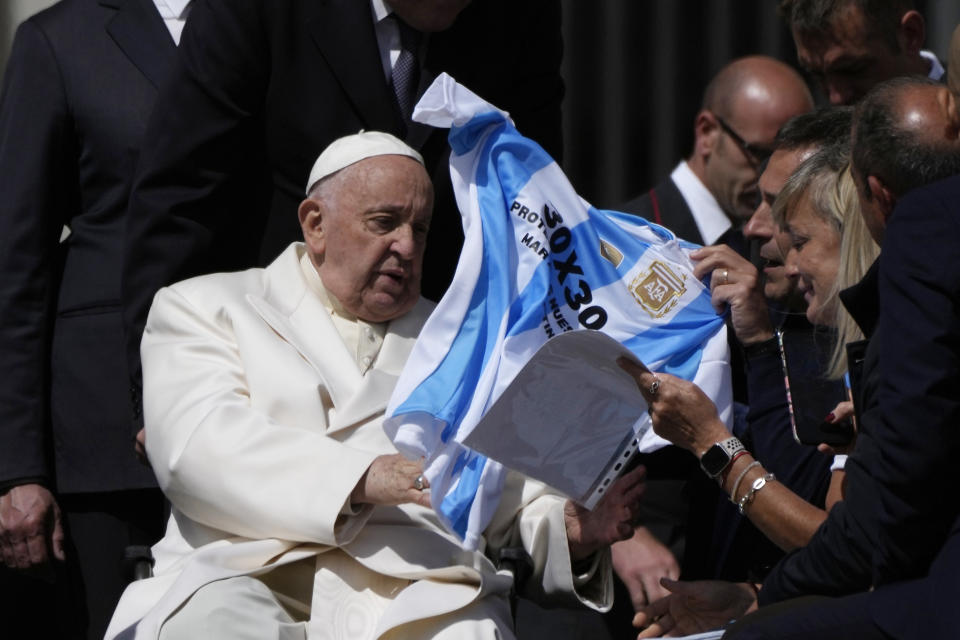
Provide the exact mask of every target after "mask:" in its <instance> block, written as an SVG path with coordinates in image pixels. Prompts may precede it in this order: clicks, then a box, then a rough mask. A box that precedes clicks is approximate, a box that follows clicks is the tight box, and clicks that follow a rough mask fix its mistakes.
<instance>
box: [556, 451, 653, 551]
mask: <svg viewBox="0 0 960 640" xmlns="http://www.w3.org/2000/svg"><path fill="white" fill-rule="evenodd" d="M646 474H647V471H646V469H645V468H644V467H637V468H636V469H634V470H633V471H630V472H629V473H625V474H623V475H622V476H620V478H618V479H617V481H616V482H614V483H613V484H611V485H610V488H609V489H608V490H607V493H606V494H605V495H604V496H603V497H602V498H600V501H599V502H597V504H596V505H595V506H594V507H593V510H592V511H591V510H588V509H585V508H584V507H581V506H580V505H578V504H577V503H575V502H573V501H572V500H567V503H566V505H564V509H563V517H564V524H565V525H566V529H567V542H568V543H569V545H570V558H571V560H574V561H577V560H582V559H584V558H586V557H587V556H589V555H590V554H592V553H593V552H595V551H597V550H599V549H601V548H603V547H607V546H609V545H611V544H613V543H614V542H617V541H619V540H625V539H627V538H629V537H630V536H631V535H632V534H633V521H634V519H635V518H636V516H637V511H638V510H639V509H640V498H641V497H642V496H643V489H644V478H645V477H646Z"/></svg>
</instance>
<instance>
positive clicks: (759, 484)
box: [737, 473, 777, 515]
mask: <svg viewBox="0 0 960 640" xmlns="http://www.w3.org/2000/svg"><path fill="white" fill-rule="evenodd" d="M776 479H777V478H776V477H775V476H774V475H773V474H772V473H768V474H767V475H765V476H763V477H762V478H757V479H756V480H754V481H753V484H752V485H750V491H747V492H746V493H745V494H743V497H742V498H740V501H739V502H737V509H739V511H740V515H743V510H744V509H745V508H746V506H747V505H748V504H749V503H750V502H752V501H753V495H754V494H755V493H756V492H757V491H760V489H763V488H764V487H765V486H766V485H767V483H768V482H772V481H774V480H776Z"/></svg>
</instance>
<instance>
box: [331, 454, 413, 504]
mask: <svg viewBox="0 0 960 640" xmlns="http://www.w3.org/2000/svg"><path fill="white" fill-rule="evenodd" d="M422 475H423V461H422V460H409V459H407V458H405V457H404V456H403V455H401V454H399V453H394V454H391V455H383V456H377V457H376V458H375V459H374V461H373V462H372V463H371V464H370V467H369V468H368V469H367V472H366V473H364V474H363V477H362V478H360V482H358V483H357V486H356V487H355V488H354V490H353V493H352V494H351V495H350V500H351V502H353V503H354V504H381V505H398V504H405V503H414V504H419V505H421V506H424V507H429V506H430V492H429V491H428V489H429V487H428V486H427V484H426V480H425V479H424V480H423V489H417V488H416V485H417V478H418V477H421V476H422Z"/></svg>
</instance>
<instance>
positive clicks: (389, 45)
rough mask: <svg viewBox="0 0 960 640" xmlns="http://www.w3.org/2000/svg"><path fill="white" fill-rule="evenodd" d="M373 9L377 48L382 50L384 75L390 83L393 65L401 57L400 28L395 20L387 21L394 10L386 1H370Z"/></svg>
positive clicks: (381, 59)
mask: <svg viewBox="0 0 960 640" xmlns="http://www.w3.org/2000/svg"><path fill="white" fill-rule="evenodd" d="M370 8H371V9H373V29H374V32H375V33H376V34H377V47H378V48H379V49H380V62H381V63H382V64H383V75H384V77H385V78H386V79H387V82H390V80H391V78H392V77H393V65H395V64H396V63H397V58H399V57H400V27H399V26H398V25H397V23H396V21H394V20H387V18H388V17H389V16H390V15H391V14H392V13H393V9H391V8H390V6H389V5H388V4H387V3H386V2H384V0H370Z"/></svg>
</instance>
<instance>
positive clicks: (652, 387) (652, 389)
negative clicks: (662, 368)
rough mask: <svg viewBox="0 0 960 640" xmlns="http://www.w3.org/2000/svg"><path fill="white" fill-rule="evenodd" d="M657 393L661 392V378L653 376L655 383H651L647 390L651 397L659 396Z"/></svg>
mask: <svg viewBox="0 0 960 640" xmlns="http://www.w3.org/2000/svg"><path fill="white" fill-rule="evenodd" d="M657 391H660V378H658V377H657V376H653V382H651V383H650V386H649V387H648V388H647V393H649V394H650V395H651V396H655V395H657Z"/></svg>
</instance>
